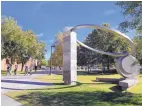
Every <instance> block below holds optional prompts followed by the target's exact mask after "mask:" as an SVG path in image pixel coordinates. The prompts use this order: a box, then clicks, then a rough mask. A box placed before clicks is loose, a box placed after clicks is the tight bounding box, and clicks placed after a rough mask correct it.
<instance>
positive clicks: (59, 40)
mask: <svg viewBox="0 0 142 106" xmlns="http://www.w3.org/2000/svg"><path fill="white" fill-rule="evenodd" d="M53 45H55V50H54V52H53V54H52V57H50V60H49V61H51V58H52V65H53V66H59V68H61V66H63V32H59V33H57V35H56V39H55V41H54V44H53Z"/></svg>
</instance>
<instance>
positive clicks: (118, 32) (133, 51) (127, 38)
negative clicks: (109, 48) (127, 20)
mask: <svg viewBox="0 0 142 106" xmlns="http://www.w3.org/2000/svg"><path fill="white" fill-rule="evenodd" d="M80 28H93V29H104V30H108V31H112V32H114V33H116V34H118V35H120V36H122V37H123V38H124V39H126V40H127V41H128V42H129V44H130V47H131V52H130V53H129V54H131V55H133V56H135V55H136V47H135V44H134V42H133V41H132V40H131V39H130V38H129V37H128V36H126V35H125V34H124V33H121V32H120V31H118V30H115V29H110V28H106V27H103V26H97V25H92V24H82V25H77V26H75V27H73V28H71V29H69V30H67V31H66V32H65V35H66V34H67V35H69V34H70V33H71V32H73V31H75V30H77V29H80ZM77 42H78V43H79V44H80V45H82V46H83V47H85V48H87V49H90V50H92V51H95V52H97V53H101V54H105V55H110V56H116V57H120V56H126V55H128V54H127V53H109V52H104V51H100V50H97V49H94V48H91V47H89V46H87V45H85V44H83V43H82V42H80V41H77Z"/></svg>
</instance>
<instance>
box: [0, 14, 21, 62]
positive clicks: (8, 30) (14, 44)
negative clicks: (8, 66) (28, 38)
mask: <svg viewBox="0 0 142 106" xmlns="http://www.w3.org/2000/svg"><path fill="white" fill-rule="evenodd" d="M22 34H23V32H22V30H21V28H20V27H19V26H18V25H17V22H16V21H15V20H14V19H13V18H11V17H9V18H3V21H2V23H1V38H2V47H1V48H2V59H3V58H7V57H10V58H11V63H13V60H14V59H15V57H17V52H18V51H19V50H18V49H19V44H18V41H19V42H21V39H20V37H19V36H20V35H22Z"/></svg>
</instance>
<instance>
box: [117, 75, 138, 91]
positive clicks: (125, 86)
mask: <svg viewBox="0 0 142 106" xmlns="http://www.w3.org/2000/svg"><path fill="white" fill-rule="evenodd" d="M137 83H138V79H136V78H132V79H128V78H127V79H125V80H122V81H119V86H121V88H122V90H127V89H128V88H130V87H132V86H134V85H136V84H137Z"/></svg>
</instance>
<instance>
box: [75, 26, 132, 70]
mask: <svg viewBox="0 0 142 106" xmlns="http://www.w3.org/2000/svg"><path fill="white" fill-rule="evenodd" d="M106 25H107V26H106ZM103 26H105V27H110V26H109V24H103ZM84 44H86V45H88V46H90V47H92V48H95V49H98V50H102V51H106V52H126V51H129V50H130V46H129V44H128V43H127V41H126V40H125V39H123V38H121V37H120V36H118V34H116V33H114V32H112V31H107V30H103V29H97V30H96V29H94V30H93V31H92V33H90V34H89V35H88V36H87V37H86V39H85V41H84ZM77 57H78V59H77V61H78V65H85V64H103V65H104V64H105V65H106V66H107V67H108V70H109V66H110V64H113V63H114V58H113V57H111V56H107V55H102V54H98V53H95V52H92V51H90V50H87V49H85V48H83V47H81V46H80V47H78V55H77Z"/></svg>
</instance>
